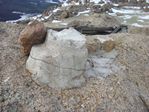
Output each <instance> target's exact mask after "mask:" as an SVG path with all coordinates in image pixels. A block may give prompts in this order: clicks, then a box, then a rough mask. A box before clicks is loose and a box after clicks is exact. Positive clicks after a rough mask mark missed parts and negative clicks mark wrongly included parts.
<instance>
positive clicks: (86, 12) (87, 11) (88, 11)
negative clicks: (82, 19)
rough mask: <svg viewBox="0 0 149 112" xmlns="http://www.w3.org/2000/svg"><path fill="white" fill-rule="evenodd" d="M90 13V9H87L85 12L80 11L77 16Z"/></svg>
mask: <svg viewBox="0 0 149 112" xmlns="http://www.w3.org/2000/svg"><path fill="white" fill-rule="evenodd" d="M88 13H90V10H86V11H83V12H78V15H77V16H80V15H81V14H88Z"/></svg>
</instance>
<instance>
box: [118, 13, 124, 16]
mask: <svg viewBox="0 0 149 112" xmlns="http://www.w3.org/2000/svg"><path fill="white" fill-rule="evenodd" d="M116 15H117V16H123V15H124V14H123V13H119V12H117V13H116Z"/></svg>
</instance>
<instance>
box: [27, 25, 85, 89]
mask: <svg viewBox="0 0 149 112" xmlns="http://www.w3.org/2000/svg"><path fill="white" fill-rule="evenodd" d="M85 42H86V39H85V37H84V35H81V34H80V33H79V32H78V31H76V30H74V29H72V28H70V29H65V30H63V31H61V32H56V31H53V30H49V31H48V35H47V38H46V41H45V43H44V44H41V45H35V46H33V47H32V49H31V53H30V56H29V58H28V60H27V63H26V68H27V69H28V70H29V71H30V72H31V73H32V78H33V79H34V80H35V81H36V82H37V83H39V84H44V85H45V84H46V85H49V86H50V87H53V88H62V89H66V88H73V87H80V86H81V85H82V84H83V83H84V82H85V79H84V77H83V73H84V71H85V65H86V60H87V56H88V52H87V48H86V47H85Z"/></svg>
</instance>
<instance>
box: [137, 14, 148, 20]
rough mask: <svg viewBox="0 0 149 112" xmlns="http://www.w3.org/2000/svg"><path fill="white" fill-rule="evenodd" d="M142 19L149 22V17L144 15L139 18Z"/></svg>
mask: <svg viewBox="0 0 149 112" xmlns="http://www.w3.org/2000/svg"><path fill="white" fill-rule="evenodd" d="M139 18H140V19H147V20H149V15H142V16H139Z"/></svg>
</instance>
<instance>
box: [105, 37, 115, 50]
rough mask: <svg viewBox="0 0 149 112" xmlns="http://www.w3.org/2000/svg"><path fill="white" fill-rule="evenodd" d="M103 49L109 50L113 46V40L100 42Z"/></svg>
mask: <svg viewBox="0 0 149 112" xmlns="http://www.w3.org/2000/svg"><path fill="white" fill-rule="evenodd" d="M102 48H103V50H105V51H106V52H110V51H112V50H113V49H114V48H115V42H114V41H113V40H107V41H105V42H104V43H103V44H102Z"/></svg>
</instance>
